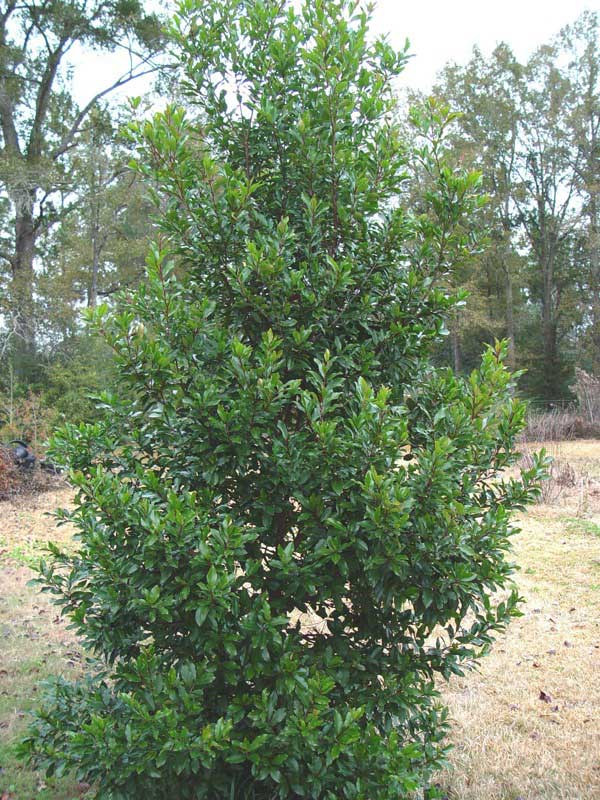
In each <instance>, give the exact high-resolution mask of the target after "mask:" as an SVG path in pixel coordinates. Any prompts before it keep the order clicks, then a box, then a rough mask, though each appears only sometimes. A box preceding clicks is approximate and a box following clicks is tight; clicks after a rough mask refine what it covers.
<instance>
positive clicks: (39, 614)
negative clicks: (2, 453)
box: [0, 489, 82, 800]
mask: <svg viewBox="0 0 600 800" xmlns="http://www.w3.org/2000/svg"><path fill="white" fill-rule="evenodd" d="M70 499H71V493H70V492H69V491H66V490H64V489H63V490H62V491H54V492H49V493H47V494H41V495H37V496H26V497H19V498H15V499H14V500H12V501H10V502H9V501H7V502H4V503H1V504H0V586H1V587H2V590H1V592H0V642H1V646H0V768H1V769H0V797H2V798H5V797H7V798H10V799H11V800H13V798H14V800H32V799H33V798H37V800H71V798H75V797H79V796H80V793H79V791H78V787H77V784H76V783H74V782H73V781H69V780H63V781H47V780H45V779H44V778H43V777H42V776H41V775H39V774H37V773H35V772H33V771H32V770H30V769H25V768H23V767H22V766H21V765H19V764H17V763H16V761H15V758H14V755H13V752H12V748H13V746H14V743H15V742H16V741H17V739H18V738H19V736H20V735H21V734H22V732H23V730H24V728H25V725H26V724H27V712H28V710H29V709H30V708H31V707H32V706H34V705H35V704H36V702H37V693H38V689H39V686H40V683H41V682H42V681H43V680H44V679H46V678H48V677H50V676H52V675H59V674H63V675H65V676H70V677H73V676H74V675H76V674H77V673H79V672H81V663H82V654H81V650H80V648H79V647H78V645H77V643H76V642H75V641H74V640H73V637H72V635H71V634H70V633H69V632H68V631H67V630H66V628H65V623H64V622H63V621H62V620H61V619H60V618H59V617H58V615H57V610H56V608H54V607H53V606H52V605H51V604H50V602H49V601H48V599H47V598H46V596H45V595H40V594H39V593H38V592H37V590H36V589H35V588H32V587H30V586H27V583H28V581H29V580H30V579H31V577H32V571H31V568H30V566H31V565H32V564H33V563H34V562H36V561H38V560H39V558H40V555H41V554H42V551H43V547H44V545H45V544H46V542H47V540H48V539H49V538H52V539H54V540H55V541H58V540H63V541H65V542H67V543H68V542H69V541H70V539H71V536H72V531H69V530H68V529H67V528H60V529H55V527H54V523H53V521H52V520H51V519H50V518H48V517H47V516H46V512H47V511H48V510H50V509H53V508H56V507H57V506H59V505H67V504H68V503H69V502H70Z"/></svg>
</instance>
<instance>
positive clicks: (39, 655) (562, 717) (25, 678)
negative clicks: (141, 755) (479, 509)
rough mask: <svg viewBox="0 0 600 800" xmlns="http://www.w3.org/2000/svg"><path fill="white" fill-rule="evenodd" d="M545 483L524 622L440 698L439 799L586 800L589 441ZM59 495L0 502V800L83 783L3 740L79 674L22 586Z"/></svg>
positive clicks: (596, 532) (38, 602)
mask: <svg viewBox="0 0 600 800" xmlns="http://www.w3.org/2000/svg"><path fill="white" fill-rule="evenodd" d="M551 449H552V451H553V455H555V457H556V468H555V475H554V481H553V483H552V484H549V485H548V487H547V490H546V491H545V493H544V497H545V501H546V502H543V503H540V504H538V505H536V506H535V507H533V508H532V509H531V510H530V511H529V512H528V513H527V514H526V515H523V516H522V518H521V519H520V520H519V524H520V526H521V529H522V530H521V532H520V533H519V534H517V536H516V537H515V539H514V549H515V560H516V561H517V562H518V563H519V565H520V567H521V570H520V572H519V575H518V584H519V587H520V590H521V593H522V594H523V595H524V597H525V599H526V601H527V602H526V604H525V606H524V608H523V611H524V615H523V616H522V617H521V618H520V619H518V620H516V621H514V622H513V624H512V625H511V626H510V628H509V630H508V631H507V633H506V635H504V636H503V637H501V638H500V639H499V640H498V641H497V643H496V645H495V646H494V649H493V651H492V653H491V654H490V655H489V656H488V657H487V658H486V659H484V660H483V661H482V662H481V665H480V670H479V671H478V672H473V673H469V674H468V675H467V676H466V677H465V678H461V679H457V680H453V681H452V682H451V683H450V684H449V685H445V686H442V687H441V690H442V693H443V697H444V701H445V702H446V703H447V704H448V705H449V707H450V712H451V716H452V719H453V733H452V744H453V745H454V749H453V751H452V752H451V755H450V763H449V766H448V769H447V770H446V771H445V772H444V773H443V774H441V775H439V776H438V777H437V779H436V780H437V782H438V783H439V785H440V786H441V787H442V789H443V792H444V794H445V795H446V797H447V798H448V800H598V799H599V798H600V441H593V442H592V441H589V442H588V441H586V442H569V443H562V444H560V445H556V444H553V445H552V448H551ZM71 497H72V495H71V492H70V491H69V490H68V489H64V488H63V489H60V490H56V491H53V492H47V493H45V494H42V495H38V496H37V497H35V498H32V497H21V498H19V499H17V500H15V501H14V502H4V503H2V504H0V587H1V590H0V637H1V638H0V641H1V648H0V800H33V798H38V800H72V799H73V798H77V797H80V796H81V795H82V794H83V793H85V790H86V789H87V786H85V785H80V784H77V783H76V782H75V781H73V780H61V781H50V780H46V779H45V778H44V777H43V776H41V775H39V774H36V773H34V772H33V771H32V770H30V769H28V768H26V767H23V766H22V765H19V764H17V762H16V761H15V758H14V755H13V753H12V747H13V745H14V742H15V741H16V740H17V739H18V737H19V736H20V735H21V733H22V732H23V730H24V728H25V725H26V722H27V711H28V710H29V709H30V708H31V707H32V706H34V705H35V704H36V696H37V692H38V687H39V684H40V681H42V680H43V679H45V678H47V677H48V676H50V675H56V674H58V673H62V674H64V675H67V676H74V675H76V674H77V673H79V672H81V669H82V663H83V658H84V657H83V654H82V652H81V649H80V648H79V647H78V645H77V643H76V641H75V640H74V639H73V636H72V635H71V634H70V632H69V631H68V630H67V628H66V625H65V623H64V622H63V621H61V620H60V618H59V617H58V616H57V614H56V610H55V609H54V608H53V606H52V605H51V604H50V602H49V601H48V599H47V597H46V596H45V595H40V594H39V593H38V591H37V590H36V588H35V587H31V586H28V585H27V583H28V581H29V580H30V579H31V577H32V575H33V572H32V570H31V566H33V565H34V563H35V562H36V561H37V560H38V559H39V555H40V553H41V551H42V549H43V547H44V545H45V543H46V541H47V540H48V539H53V540H55V541H56V540H60V541H62V542H63V543H68V542H69V541H70V539H71V536H72V533H73V532H72V531H71V530H69V528H68V527H67V526H64V527H61V528H58V529H57V528H56V527H55V525H54V522H53V520H52V518H51V517H49V516H48V512H49V511H51V510H52V509H54V508H56V507H58V506H65V505H68V504H69V503H70V502H71Z"/></svg>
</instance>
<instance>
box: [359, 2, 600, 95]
mask: <svg viewBox="0 0 600 800" xmlns="http://www.w3.org/2000/svg"><path fill="white" fill-rule="evenodd" d="M586 9H587V10H590V11H594V10H597V11H600V3H599V2H598V0H596V1H595V2H594V0H376V11H375V14H374V29H375V31H376V32H377V33H387V34H388V35H389V39H390V41H391V42H392V44H394V45H396V46H397V47H401V46H402V44H403V43H404V40H405V39H406V38H408V39H409V40H410V52H411V53H413V54H414V58H412V59H411V61H410V62H409V63H408V65H407V67H406V69H405V71H404V76H403V80H402V81H401V82H402V83H403V84H404V85H405V86H408V87H410V88H417V89H422V90H427V89H429V88H430V87H431V85H432V83H433V81H434V79H435V75H436V73H437V72H438V71H439V70H440V69H441V68H442V67H443V66H444V64H446V63H447V62H448V61H454V62H456V63H459V64H464V63H465V62H466V61H468V59H469V56H470V53H471V50H472V48H473V46H474V45H476V44H477V45H479V47H480V48H481V50H482V51H483V52H484V53H489V52H491V51H492V50H493V49H494V47H495V45H496V44H497V43H498V42H507V43H508V44H509V45H510V47H511V48H512V50H513V52H514V53H515V56H516V57H517V58H518V59H519V60H521V61H524V60H526V59H527V57H528V56H529V55H530V54H531V53H532V52H533V51H534V50H535V49H536V48H537V47H538V46H539V45H542V44H545V43H546V42H547V41H549V40H550V39H551V38H552V37H553V36H554V34H556V33H558V32H559V30H560V29H561V28H563V27H564V26H565V25H567V24H569V23H571V22H573V21H574V20H575V19H576V18H577V17H578V16H579V15H580V14H581V13H582V12H583V11H585V10H586Z"/></svg>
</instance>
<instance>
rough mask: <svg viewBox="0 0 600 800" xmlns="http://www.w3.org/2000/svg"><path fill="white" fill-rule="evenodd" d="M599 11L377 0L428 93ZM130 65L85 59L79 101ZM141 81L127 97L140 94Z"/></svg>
mask: <svg viewBox="0 0 600 800" xmlns="http://www.w3.org/2000/svg"><path fill="white" fill-rule="evenodd" d="M586 9H588V10H592V11H593V10H598V11H600V2H599V0H376V10H375V15H374V20H373V23H374V24H373V28H374V31H375V32H376V33H386V34H388V36H389V38H390V40H391V42H392V44H394V45H396V46H397V47H398V48H399V49H400V48H401V47H402V46H403V44H404V41H405V39H406V38H408V39H409V40H410V52H411V53H412V54H413V55H414V57H413V58H412V59H411V61H410V62H409V64H408V66H407V67H406V70H405V72H404V76H403V79H402V80H401V81H400V85H403V86H405V87H411V88H415V89H422V90H425V91H427V89H429V88H430V87H431V85H432V82H433V80H434V78H435V75H436V73H437V72H438V71H439V70H440V69H441V68H442V67H443V66H444V64H446V63H447V62H448V61H455V62H457V63H465V62H466V61H467V60H468V59H469V55H470V53H471V50H472V48H473V46H474V45H475V44H477V45H479V47H480V48H481V49H482V50H483V52H484V53H489V52H491V50H493V48H494V46H495V45H496V44H497V43H498V42H501V41H505V42H507V43H508V44H509V45H510V46H511V47H512V49H513V51H514V53H515V55H516V56H517V58H519V59H520V60H525V59H526V58H527V57H528V56H529V54H530V53H531V52H532V51H533V50H535V49H536V47H538V46H539V45H541V44H544V43H545V42H547V41H548V40H549V39H551V38H552V36H554V34H556V33H558V31H559V30H560V29H561V28H562V27H564V25H566V24H568V23H570V22H573V21H574V20H575V19H576V18H577V17H578V16H579V15H580V14H581V13H582V12H583V11H584V10H586ZM126 64H127V62H126V61H124V60H121V59H119V58H118V57H117V56H115V55H114V54H103V55H102V56H96V57H93V58H89V57H86V58H85V59H82V58H81V54H78V56H77V58H76V61H75V64H74V84H75V86H74V88H75V91H76V95H77V98H78V100H79V101H80V102H84V101H85V100H86V99H89V97H90V96H91V95H93V94H94V93H95V92H97V91H99V90H100V89H102V88H104V87H105V86H106V82H107V79H113V80H114V78H115V77H117V75H118V73H117V70H118V69H119V68H120V69H121V70H123V69H125V68H126ZM145 88H146V87H145V86H144V85H143V84H142V83H141V82H134V83H132V84H130V85H129V88H128V90H127V92H126V95H125V96H127V95H135V94H141V93H142V92H143V91H144V90H145Z"/></svg>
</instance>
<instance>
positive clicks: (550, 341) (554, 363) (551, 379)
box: [540, 257, 559, 403]
mask: <svg viewBox="0 0 600 800" xmlns="http://www.w3.org/2000/svg"><path fill="white" fill-rule="evenodd" d="M540 266H541V267H542V280H543V291H542V348H543V353H542V361H543V368H544V374H543V377H542V392H543V399H544V400H545V401H546V403H552V402H553V401H554V399H555V397H556V394H557V386H556V383H557V380H558V377H559V376H558V348H557V339H556V337H557V323H556V314H555V309H554V303H553V297H552V292H553V289H554V265H553V263H552V257H547V258H543V260H542V263H541V265H540Z"/></svg>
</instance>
